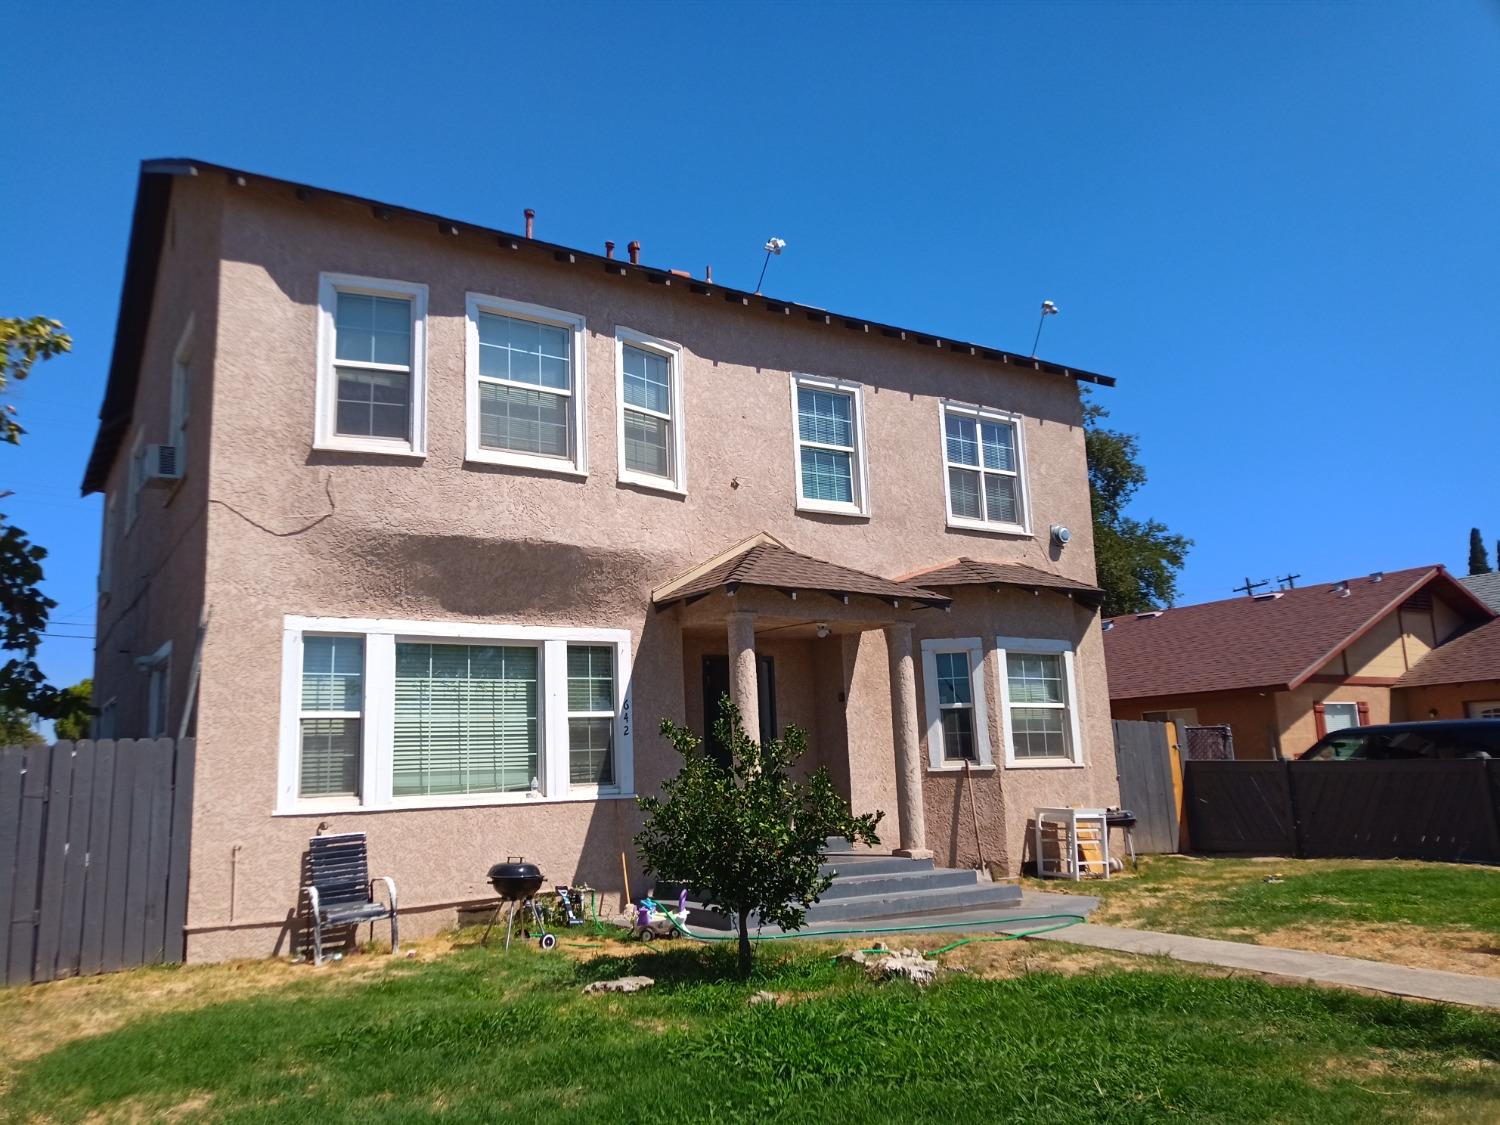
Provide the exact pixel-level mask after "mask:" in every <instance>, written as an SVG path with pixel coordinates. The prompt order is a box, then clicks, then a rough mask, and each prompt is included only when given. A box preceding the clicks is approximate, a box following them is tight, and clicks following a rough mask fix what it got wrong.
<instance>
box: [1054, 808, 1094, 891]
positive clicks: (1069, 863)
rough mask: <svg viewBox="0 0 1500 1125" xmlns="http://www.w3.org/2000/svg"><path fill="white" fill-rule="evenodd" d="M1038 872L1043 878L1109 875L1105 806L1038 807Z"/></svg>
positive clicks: (1078, 877) (1078, 878)
mask: <svg viewBox="0 0 1500 1125" xmlns="http://www.w3.org/2000/svg"><path fill="white" fill-rule="evenodd" d="M1036 873H1037V874H1038V875H1040V876H1041V877H1042V878H1044V879H1072V880H1074V881H1075V882H1076V881H1077V880H1080V879H1082V878H1084V877H1085V876H1097V877H1099V878H1103V879H1108V878H1109V823H1108V822H1107V821H1106V820H1105V813H1104V810H1103V809H1048V808H1038V809H1037V810H1036Z"/></svg>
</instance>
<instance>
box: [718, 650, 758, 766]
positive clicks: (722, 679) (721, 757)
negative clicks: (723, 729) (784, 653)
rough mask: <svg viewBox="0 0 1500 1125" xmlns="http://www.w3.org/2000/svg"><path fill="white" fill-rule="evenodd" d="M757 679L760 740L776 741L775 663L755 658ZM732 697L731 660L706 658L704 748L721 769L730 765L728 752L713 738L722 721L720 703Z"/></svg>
mask: <svg viewBox="0 0 1500 1125" xmlns="http://www.w3.org/2000/svg"><path fill="white" fill-rule="evenodd" d="M755 679H756V685H757V687H758V688H759V694H760V737H761V740H762V741H765V740H767V739H772V738H775V737H776V662H775V661H774V660H772V659H771V658H770V657H769V656H762V655H760V654H759V653H757V654H756V656H755ZM728 694H729V657H727V656H705V657H704V658H703V746H704V748H705V749H706V750H707V751H708V752H709V754H711V755H712V756H713V759H714V761H716V762H718V763H719V764H720V765H725V766H727V765H728V764H729V751H728V749H727V748H726V747H725V746H724V745H723V744H722V743H720V742H719V740H718V738H717V737H716V736H715V735H714V724H715V723H716V722H718V721H719V700H720V699H722V698H723V697H724V696H726V695H728Z"/></svg>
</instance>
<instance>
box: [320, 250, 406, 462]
mask: <svg viewBox="0 0 1500 1125" xmlns="http://www.w3.org/2000/svg"><path fill="white" fill-rule="evenodd" d="M316 414H317V419H316V442H315V444H316V445H317V447H318V448H319V449H341V450H348V451H353V452H360V453H394V454H408V455H415V456H419V457H420V456H423V455H425V454H426V452H427V286H425V285H418V284H415V283H413V282H407V281H388V280H383V279H379V278H369V277H350V276H347V275H345V274H334V273H325V274H322V275H321V276H320V277H319V279H318V387H317V409H316Z"/></svg>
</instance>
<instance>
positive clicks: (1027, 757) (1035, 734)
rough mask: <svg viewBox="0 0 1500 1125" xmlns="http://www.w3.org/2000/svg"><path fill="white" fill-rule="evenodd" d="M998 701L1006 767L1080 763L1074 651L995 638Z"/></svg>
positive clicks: (1041, 642) (1069, 647)
mask: <svg viewBox="0 0 1500 1125" xmlns="http://www.w3.org/2000/svg"><path fill="white" fill-rule="evenodd" d="M996 648H997V649H998V650H999V656H1000V701H1001V710H1002V713H1003V715H1004V727H1005V764H1006V765H1007V766H1074V765H1082V764H1083V745H1082V740H1081V737H1080V733H1079V731H1080V727H1079V722H1078V703H1077V700H1078V693H1077V688H1076V687H1075V683H1076V681H1075V678H1074V672H1073V646H1072V645H1071V644H1069V643H1068V642H1067V641H1054V640H1034V639H1027V638H1023V637H999V638H997V639H996Z"/></svg>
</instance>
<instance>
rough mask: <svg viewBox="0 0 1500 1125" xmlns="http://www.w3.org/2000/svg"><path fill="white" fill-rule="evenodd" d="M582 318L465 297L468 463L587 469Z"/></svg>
mask: <svg viewBox="0 0 1500 1125" xmlns="http://www.w3.org/2000/svg"><path fill="white" fill-rule="evenodd" d="M583 323H584V322H583V318H582V317H580V316H576V315H574V314H572V313H566V312H561V311H559V310H557V309H546V308H542V307H541V306H539V305H528V304H523V303H521V302H519V301H508V300H504V299H502V298H499V297H483V296H480V295H478V294H475V293H471V294H469V297H468V335H469V345H468V356H467V360H466V363H467V366H468V373H469V374H468V383H469V391H468V429H469V437H468V459H469V460H470V461H480V462H486V461H487V462H491V463H495V464H510V465H523V466H529V467H533V468H544V469H550V470H553V471H565V472H578V473H582V472H584V471H586V465H585V462H584V456H583V450H584V431H583V403H584V388H583Z"/></svg>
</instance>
